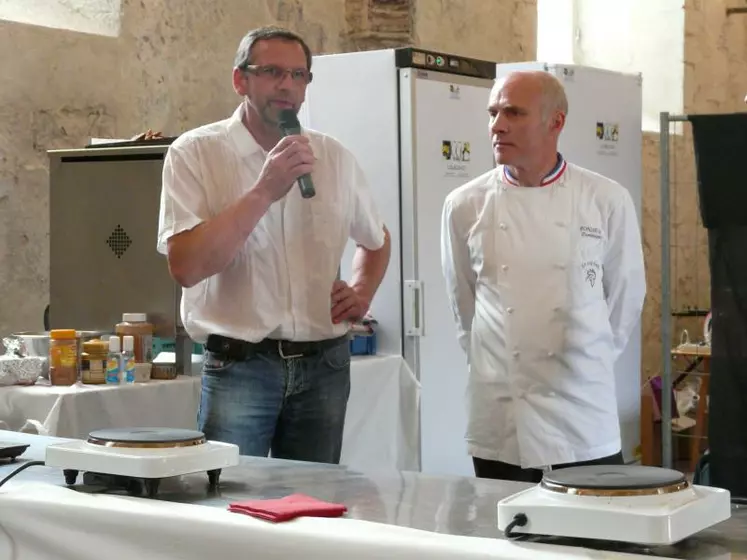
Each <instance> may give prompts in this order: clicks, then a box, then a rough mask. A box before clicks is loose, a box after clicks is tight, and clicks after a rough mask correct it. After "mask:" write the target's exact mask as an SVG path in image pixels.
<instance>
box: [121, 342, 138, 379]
mask: <svg viewBox="0 0 747 560" xmlns="http://www.w3.org/2000/svg"><path fill="white" fill-rule="evenodd" d="M122 381H123V382H124V383H135V337H134V336H132V335H125V336H123V337H122Z"/></svg>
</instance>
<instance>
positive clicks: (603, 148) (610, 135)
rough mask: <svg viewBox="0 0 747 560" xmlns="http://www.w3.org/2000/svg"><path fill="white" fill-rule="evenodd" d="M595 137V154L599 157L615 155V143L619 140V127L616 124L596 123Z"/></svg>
mask: <svg viewBox="0 0 747 560" xmlns="http://www.w3.org/2000/svg"><path fill="white" fill-rule="evenodd" d="M596 136H597V140H598V146H597V154H599V155H601V156H616V155H617V142H618V141H619V139H620V125H619V124H618V123H611V122H601V121H597V128H596Z"/></svg>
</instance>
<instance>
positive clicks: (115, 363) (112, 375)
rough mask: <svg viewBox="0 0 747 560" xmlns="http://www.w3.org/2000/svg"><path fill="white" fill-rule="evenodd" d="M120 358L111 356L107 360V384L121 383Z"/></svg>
mask: <svg viewBox="0 0 747 560" xmlns="http://www.w3.org/2000/svg"><path fill="white" fill-rule="evenodd" d="M119 369H120V366H119V357H118V356H111V357H109V358H108V359H107V360H106V382H107V383H119Z"/></svg>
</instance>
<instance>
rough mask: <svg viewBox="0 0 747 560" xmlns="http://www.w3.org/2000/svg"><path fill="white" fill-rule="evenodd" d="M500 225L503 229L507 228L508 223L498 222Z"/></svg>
mask: <svg viewBox="0 0 747 560" xmlns="http://www.w3.org/2000/svg"><path fill="white" fill-rule="evenodd" d="M498 227H499V228H501V229H506V224H504V223H503V222H501V223H500V224H498Z"/></svg>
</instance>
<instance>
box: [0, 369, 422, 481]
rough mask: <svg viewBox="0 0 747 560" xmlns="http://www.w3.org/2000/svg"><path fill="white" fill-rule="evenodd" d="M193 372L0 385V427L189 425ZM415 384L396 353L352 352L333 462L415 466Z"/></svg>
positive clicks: (82, 429) (66, 431) (64, 429)
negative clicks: (126, 380)
mask: <svg viewBox="0 0 747 560" xmlns="http://www.w3.org/2000/svg"><path fill="white" fill-rule="evenodd" d="M199 399H200V377H199V375H197V376H194V377H190V376H187V377H180V378H178V379H175V380H172V381H150V382H148V383H142V384H140V383H136V384H133V385H114V386H111V385H83V384H78V385H73V386H71V387H52V386H49V385H46V386H43V385H35V386H31V387H0V429H6V430H12V431H24V432H28V433H39V434H42V435H49V436H57V437H68V438H76V439H85V438H86V437H87V436H88V434H89V433H90V432H91V431H93V430H100V429H104V428H116V427H147V426H159V427H166V428H188V429H194V428H195V427H196V425H197V407H198V404H199ZM419 399H420V387H419V384H418V382H417V380H416V379H415V376H414V375H413V373H412V371H411V370H410V369H409V368H408V367H407V364H406V363H405V361H404V360H403V359H402V357H401V356H365V357H354V358H353V361H352V365H351V388H350V401H349V403H348V414H347V418H346V426H345V434H344V440H343V451H342V458H341V462H342V463H344V464H346V465H348V466H350V467H352V468H366V469H397V470H418V468H419V461H418V456H419V455H418V454H419V444H418V441H419V432H418V430H419Z"/></svg>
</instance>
